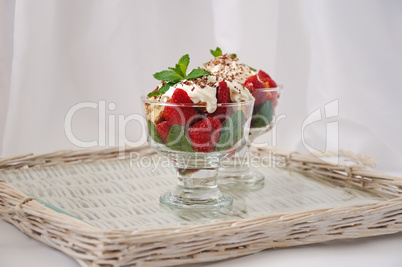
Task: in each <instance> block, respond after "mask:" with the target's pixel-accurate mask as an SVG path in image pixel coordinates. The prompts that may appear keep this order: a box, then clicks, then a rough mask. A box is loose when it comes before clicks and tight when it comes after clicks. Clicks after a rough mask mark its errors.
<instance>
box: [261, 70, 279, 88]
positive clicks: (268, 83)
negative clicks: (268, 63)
mask: <svg viewBox="0 0 402 267" xmlns="http://www.w3.org/2000/svg"><path fill="white" fill-rule="evenodd" d="M258 78H260V80H261V81H262V82H263V83H264V87H266V88H275V87H277V85H276V82H275V81H274V80H272V78H271V76H269V75H268V73H266V72H264V71H262V70H260V71H258Z"/></svg>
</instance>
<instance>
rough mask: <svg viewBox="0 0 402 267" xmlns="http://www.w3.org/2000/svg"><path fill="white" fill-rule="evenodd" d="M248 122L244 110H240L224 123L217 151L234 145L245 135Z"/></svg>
mask: <svg viewBox="0 0 402 267" xmlns="http://www.w3.org/2000/svg"><path fill="white" fill-rule="evenodd" d="M245 122H246V117H245V116H244V112H243V110H238V111H236V112H235V113H233V115H232V116H231V117H230V119H229V120H227V121H226V123H225V124H224V125H223V127H222V130H221V134H220V136H219V141H218V142H217V143H216V147H215V151H222V150H225V149H228V148H230V147H232V146H233V145H234V144H236V143H237V141H239V140H240V139H241V138H242V137H243V128H244V124H245Z"/></svg>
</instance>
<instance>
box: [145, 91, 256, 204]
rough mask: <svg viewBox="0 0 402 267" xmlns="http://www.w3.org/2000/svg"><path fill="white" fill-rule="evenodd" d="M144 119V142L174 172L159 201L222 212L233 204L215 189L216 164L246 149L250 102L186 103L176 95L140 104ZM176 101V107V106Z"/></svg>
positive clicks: (184, 97) (182, 95)
mask: <svg viewBox="0 0 402 267" xmlns="http://www.w3.org/2000/svg"><path fill="white" fill-rule="evenodd" d="M141 100H142V103H143V106H144V110H145V116H146V119H147V133H148V141H149V143H150V145H151V147H152V148H153V149H155V150H156V151H157V152H158V153H160V154H162V155H164V156H167V157H168V158H169V159H170V161H171V162H172V164H173V166H174V167H175V168H176V170H177V178H178V184H177V185H176V187H174V188H173V190H172V191H170V192H167V193H166V194H163V195H162V196H160V202H161V203H162V204H164V205H166V206H168V207H170V208H187V209H212V208H225V207H228V206H230V205H231V204H232V198H231V197H229V196H227V195H224V194H222V193H221V191H220V190H219V188H218V184H217V174H218V169H219V167H220V160H221V159H222V158H223V157H226V156H229V155H230V154H234V153H236V152H237V151H239V150H240V149H242V148H243V147H244V145H245V143H246V142H245V140H246V136H248V134H249V131H248V130H249V125H250V122H251V115H252V111H253V104H254V101H253V100H250V101H241V102H236V103H217V104H215V105H212V106H211V105H209V106H208V109H211V108H212V109H213V110H215V111H214V112H212V113H209V112H207V106H206V104H194V103H191V99H190V98H189V97H188V94H187V93H186V92H185V91H184V90H182V89H176V90H175V91H174V93H173V95H172V97H171V99H170V100H169V101H167V102H163V101H155V100H154V99H149V98H146V97H142V98H141ZM177 100H180V101H177Z"/></svg>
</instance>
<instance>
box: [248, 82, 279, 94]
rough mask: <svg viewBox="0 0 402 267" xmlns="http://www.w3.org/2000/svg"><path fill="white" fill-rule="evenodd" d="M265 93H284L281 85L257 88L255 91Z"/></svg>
mask: <svg viewBox="0 0 402 267" xmlns="http://www.w3.org/2000/svg"><path fill="white" fill-rule="evenodd" d="M257 90H260V91H264V92H278V93H281V92H282V91H283V85H281V84H277V85H276V87H272V88H256V89H254V91H257Z"/></svg>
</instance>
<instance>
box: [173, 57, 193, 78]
mask: <svg viewBox="0 0 402 267" xmlns="http://www.w3.org/2000/svg"><path fill="white" fill-rule="evenodd" d="M189 63H190V56H189V55H188V54H185V55H184V56H182V57H181V58H180V59H179V63H178V64H176V69H177V70H180V72H181V73H182V77H183V78H184V76H186V72H187V68H188V64H189Z"/></svg>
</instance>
